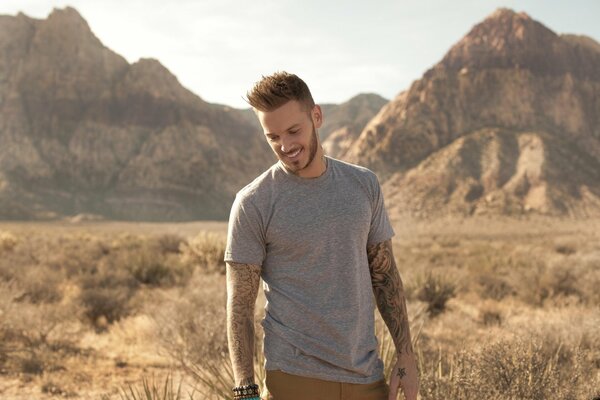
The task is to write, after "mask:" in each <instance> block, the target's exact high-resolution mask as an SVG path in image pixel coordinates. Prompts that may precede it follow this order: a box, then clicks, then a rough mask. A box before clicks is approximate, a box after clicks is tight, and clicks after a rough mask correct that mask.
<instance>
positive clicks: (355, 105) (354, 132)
mask: <svg viewBox="0 0 600 400" xmlns="http://www.w3.org/2000/svg"><path fill="white" fill-rule="evenodd" d="M387 102H388V100H387V99H384V98H383V97H381V96H379V95H377V94H373V93H363V94H359V95H357V96H354V97H353V98H351V99H350V100H348V101H346V102H345V103H342V104H323V105H321V107H322V109H323V115H324V117H323V125H322V126H321V129H319V135H320V137H321V143H322V144H323V149H324V150H325V154H328V155H330V156H332V157H335V158H341V157H344V154H345V152H346V150H347V149H348V148H349V147H350V146H351V145H352V143H353V142H354V140H356V138H357V137H358V135H359V134H360V132H362V130H363V128H364V127H365V125H366V124H367V122H369V121H370V120H371V119H372V118H373V117H374V116H375V114H377V112H379V110H381V107H383V106H384V105H385V104H387Z"/></svg>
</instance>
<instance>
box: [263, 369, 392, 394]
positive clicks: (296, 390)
mask: <svg viewBox="0 0 600 400" xmlns="http://www.w3.org/2000/svg"><path fill="white" fill-rule="evenodd" d="M264 386H265V390H264V391H263V394H262V399H263V400H387V398H388V393H389V388H388V385H387V383H386V382H385V380H383V379H382V380H380V381H378V382H374V383H369V384H358V383H341V382H332V381H324V380H321V379H316V378H306V377H303V376H297V375H290V374H287V373H285V372H282V371H279V370H278V371H268V370H267V377H266V384H265V385H264Z"/></svg>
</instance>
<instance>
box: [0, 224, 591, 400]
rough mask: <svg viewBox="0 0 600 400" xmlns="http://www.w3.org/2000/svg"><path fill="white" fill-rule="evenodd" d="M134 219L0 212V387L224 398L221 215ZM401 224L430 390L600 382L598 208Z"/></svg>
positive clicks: (557, 389) (512, 395)
mask: <svg viewBox="0 0 600 400" xmlns="http://www.w3.org/2000/svg"><path fill="white" fill-rule="evenodd" d="M140 226H141V225H140V224H131V225H130V226H128V225H127V224H123V223H119V224H115V223H107V222H103V223H95V224H92V223H88V224H87V225H80V226H71V225H68V224H57V225H52V224H47V223H44V224H15V223H12V224H4V225H0V397H2V398H3V399H4V398H6V399H30V398H36V399H50V398H53V397H55V396H59V395H60V396H69V397H72V398H85V399H88V398H105V399H128V400H129V399H131V400H137V399H194V398H195V399H224V398H227V396H228V393H229V389H230V386H231V381H232V378H231V366H230V364H229V356H228V353H227V345H226V333H225V318H224V312H225V289H224V288H225V281H224V276H223V275H222V272H223V263H222V261H221V260H222V257H223V256H222V254H223V249H224V232H225V229H224V226H225V224H221V225H218V224H217V225H216V224H214V223H211V224H209V225H207V226H208V227H209V228H208V229H207V232H201V231H202V229H201V228H202V226H201V225H199V224H181V225H178V224H171V225H167V224H147V225H142V228H140ZM143 228H147V229H145V230H144V229H143ZM396 232H397V233H398V236H397V237H396V238H395V239H394V253H395V255H396V258H397V264H398V266H399V269H400V272H401V275H402V278H403V281H404V283H405V287H406V289H407V293H408V298H409V301H408V306H409V313H410V315H411V320H412V321H411V325H412V333H413V339H414V341H415V348H416V349H417V352H418V355H419V357H418V358H419V367H420V371H421V387H422V390H421V398H422V399H441V398H448V399H465V400H471V399H481V398H486V399H536V400H537V399H543V398H561V399H587V400H589V399H592V398H593V397H594V396H599V395H600V393H598V388H599V387H600V333H598V329H597V327H598V326H600V307H599V306H600V290H598V288H599V287H600V221H585V222H577V221H564V220H546V219H540V220H521V221H513V220H500V221H494V220H483V221H444V222H441V223H440V222H435V223H428V224H410V223H403V224H399V226H397V229H396ZM263 306H264V297H263V296H262V294H261V295H260V297H259V302H258V304H257V314H256V322H257V325H256V326H257V341H256V343H257V349H256V351H257V353H258V354H261V353H262V351H261V348H260V345H261V339H262V331H261V327H260V325H259V324H258V322H259V321H260V319H261V318H262V316H263V312H264V311H263ZM377 334H378V336H379V338H380V354H381V355H382V358H383V359H384V361H385V365H386V368H387V370H386V373H389V370H390V368H391V365H392V363H393V362H394V356H393V350H394V349H393V344H392V342H391V340H390V338H389V335H388V334H387V330H386V329H384V328H383V323H382V321H381V319H380V318H379V316H378V319H377ZM262 362H263V360H262V359H257V363H256V366H255V368H256V371H257V377H258V379H259V380H262V378H263V377H264V371H263V370H262ZM151 375H152V376H153V378H148V377H149V376H151ZM175 375H176V376H177V377H178V378H177V379H176V380H175V382H177V383H174V379H175V378H174V376H175ZM206 388H208V391H207V390H206Z"/></svg>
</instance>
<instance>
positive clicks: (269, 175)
mask: <svg viewBox="0 0 600 400" xmlns="http://www.w3.org/2000/svg"><path fill="white" fill-rule="evenodd" d="M277 174H278V167H277V163H275V164H273V165H272V166H271V167H270V168H269V169H268V170H266V171H265V172H263V173H262V174H260V175H259V176H257V177H256V178H255V179H254V180H253V181H252V182H250V183H249V184H247V185H246V186H244V187H243V188H241V189H240V190H239V191H238V192H237V193H236V195H235V196H236V198H240V199H252V198H255V197H258V196H260V194H261V192H263V191H264V190H265V189H268V188H270V187H271V186H272V185H273V183H274V182H275V180H276V179H277Z"/></svg>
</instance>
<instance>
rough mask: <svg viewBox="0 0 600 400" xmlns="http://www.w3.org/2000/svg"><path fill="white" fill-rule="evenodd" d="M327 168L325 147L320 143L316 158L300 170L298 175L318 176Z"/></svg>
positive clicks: (303, 176)
mask: <svg viewBox="0 0 600 400" xmlns="http://www.w3.org/2000/svg"><path fill="white" fill-rule="evenodd" d="M326 170H327V160H325V154H324V153H323V148H322V147H321V146H320V145H319V147H318V149H317V153H316V154H315V158H313V160H312V162H311V163H310V164H309V165H307V166H306V168H304V169H302V170H300V171H298V174H297V175H298V176H299V177H301V178H318V177H319V176H321V175H323V174H324V173H325V171H326Z"/></svg>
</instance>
